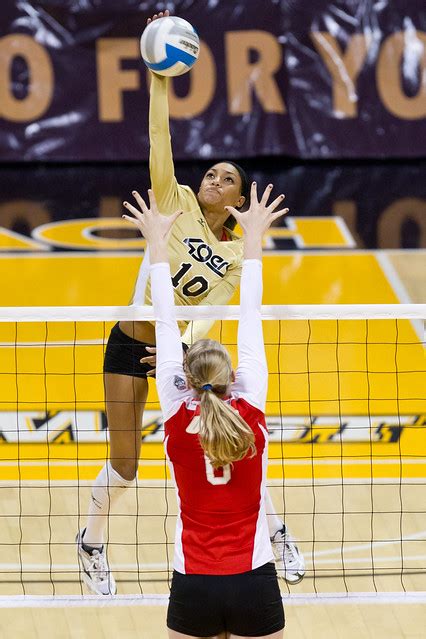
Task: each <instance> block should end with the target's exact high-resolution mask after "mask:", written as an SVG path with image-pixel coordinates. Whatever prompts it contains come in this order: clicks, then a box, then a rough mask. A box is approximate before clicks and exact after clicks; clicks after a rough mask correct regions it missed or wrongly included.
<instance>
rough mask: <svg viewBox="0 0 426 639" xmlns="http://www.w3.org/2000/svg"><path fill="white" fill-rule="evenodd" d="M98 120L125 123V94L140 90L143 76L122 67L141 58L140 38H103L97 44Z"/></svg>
mask: <svg viewBox="0 0 426 639" xmlns="http://www.w3.org/2000/svg"><path fill="white" fill-rule="evenodd" d="M96 53H97V67H98V95H99V98H98V99H99V119H100V120H101V121H102V122H121V120H123V91H133V90H135V89H139V85H140V74H139V71H136V70H124V69H122V68H121V60H123V59H136V60H137V59H139V58H140V53H139V44H138V40H137V38H101V39H99V40H98V41H97V51H96Z"/></svg>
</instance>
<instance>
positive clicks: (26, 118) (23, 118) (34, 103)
mask: <svg viewBox="0 0 426 639" xmlns="http://www.w3.org/2000/svg"><path fill="white" fill-rule="evenodd" d="M17 57H20V58H23V59H24V61H25V64H26V65H27V67H28V72H29V82H28V92H27V95H26V96H25V97H24V98H22V99H18V98H16V97H15V96H14V95H13V92H12V90H11V85H12V83H11V67H12V63H13V60H14V59H15V58H17ZM0 60H1V64H0V116H1V117H3V118H5V119H6V120H10V121H11V122H31V121H32V120H37V119H39V118H41V117H42V115H44V113H45V112H46V111H47V109H48V108H49V106H50V104H51V101H52V96H53V88H54V75H53V67H52V63H51V60H50V58H49V55H48V53H47V52H46V50H45V49H44V48H43V47H42V46H41V44H39V43H38V42H36V41H35V40H34V39H33V38H31V37H30V36H28V35H24V34H17V33H14V34H12V35H8V36H5V37H4V38H1V39H0Z"/></svg>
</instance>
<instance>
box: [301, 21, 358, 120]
mask: <svg viewBox="0 0 426 639" xmlns="http://www.w3.org/2000/svg"><path fill="white" fill-rule="evenodd" d="M311 38H312V41H313V43H314V45H315V48H316V49H317V51H318V53H319V54H320V56H321V57H322V59H323V61H324V64H325V65H326V67H327V69H328V70H329V72H330V75H331V78H332V81H333V111H334V112H335V113H336V114H337V115H339V116H340V117H345V118H355V117H356V116H357V115H358V107H357V103H358V94H357V91H356V81H357V78H358V75H359V72H360V71H361V69H362V67H363V65H364V60H365V56H366V55H367V50H368V46H367V40H366V37H365V36H364V35H362V34H360V33H356V34H355V35H353V36H352V37H351V39H350V40H349V44H348V46H347V47H346V51H345V53H342V50H341V48H340V45H339V43H338V42H337V41H336V39H335V38H334V36H332V35H331V34H330V33H327V32H324V31H318V32H313V33H312V35H311Z"/></svg>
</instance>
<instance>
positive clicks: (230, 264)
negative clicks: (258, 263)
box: [133, 74, 243, 344]
mask: <svg viewBox="0 0 426 639" xmlns="http://www.w3.org/2000/svg"><path fill="white" fill-rule="evenodd" d="M151 76H152V80H151V97H150V110H149V139H150V162H149V168H150V175H151V187H152V189H153V191H154V194H155V197H156V200H157V204H158V209H159V211H160V212H161V213H163V214H165V215H167V214H171V213H174V212H175V211H177V210H182V211H183V213H182V215H181V216H180V217H179V218H178V219H177V221H176V222H175V223H174V225H173V228H172V232H171V235H170V240H169V244H168V253H169V261H170V271H171V275H172V283H173V287H174V295H175V303H176V304H178V305H190V306H197V305H198V304H203V305H206V304H208V305H216V304H218V305H221V304H226V303H227V302H228V301H229V299H230V298H231V297H232V295H233V293H234V291H235V289H236V288H237V286H238V285H239V282H240V277H241V265H242V258H243V242H242V239H241V238H240V237H238V235H236V234H235V233H233V232H232V231H230V230H228V229H226V238H227V239H226V241H219V240H218V239H217V238H216V236H215V235H214V234H213V233H212V231H211V230H210V228H209V226H208V224H207V222H206V220H205V218H204V215H203V213H202V211H201V209H200V206H199V204H198V200H197V198H196V195H195V193H194V192H193V190H192V189H191V188H190V187H189V186H184V185H181V184H178V183H177V180H176V177H175V172H174V165H173V155H172V147H171V139H170V130H169V107H168V97H167V92H168V80H167V78H161V77H159V76H157V75H153V74H151ZM133 303H134V304H151V303H152V302H151V287H150V283H149V251H146V253H145V256H144V260H143V262H142V265H141V268H140V271H139V275H138V280H137V283H136V290H135V295H134V298H133ZM213 323H214V322H213V321H208V320H197V321H195V322H179V325H180V329H181V332H182V341H183V342H185V343H186V344H192V343H193V342H195V341H196V340H197V339H200V338H202V337H204V336H205V335H206V334H207V333H208V331H209V330H210V328H211V326H212V324H213Z"/></svg>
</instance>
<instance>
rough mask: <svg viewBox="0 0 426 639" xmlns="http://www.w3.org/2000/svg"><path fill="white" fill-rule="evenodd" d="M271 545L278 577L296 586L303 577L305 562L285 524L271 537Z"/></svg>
mask: <svg viewBox="0 0 426 639" xmlns="http://www.w3.org/2000/svg"><path fill="white" fill-rule="evenodd" d="M271 543H272V550H273V551H274V556H275V566H276V569H277V574H278V576H279V577H281V578H282V579H284V580H285V581H287V582H288V583H289V584H298V583H299V581H302V579H303V577H304V576H305V560H304V559H303V556H302V555H301V554H300V551H299V549H298V547H297V546H296V543H295V541H294V539H293V537H292V536H291V535H290V533H289V532H288V530H287V528H286V526H285V524H284V525H283V527H282V528H281V529H280V530H277V532H276V533H275V535H274V536H273V537H271Z"/></svg>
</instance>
